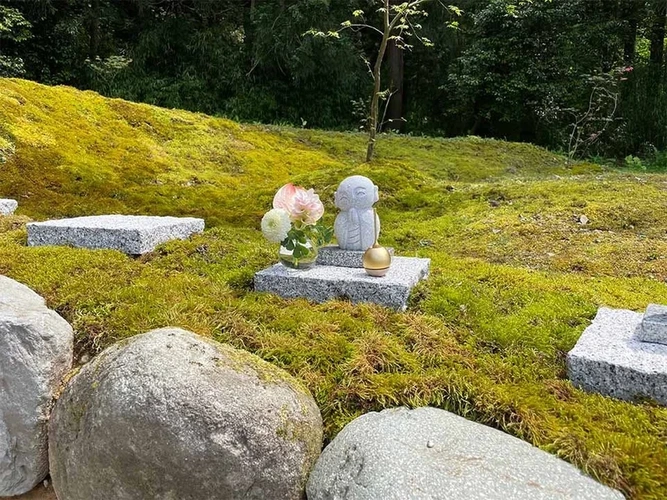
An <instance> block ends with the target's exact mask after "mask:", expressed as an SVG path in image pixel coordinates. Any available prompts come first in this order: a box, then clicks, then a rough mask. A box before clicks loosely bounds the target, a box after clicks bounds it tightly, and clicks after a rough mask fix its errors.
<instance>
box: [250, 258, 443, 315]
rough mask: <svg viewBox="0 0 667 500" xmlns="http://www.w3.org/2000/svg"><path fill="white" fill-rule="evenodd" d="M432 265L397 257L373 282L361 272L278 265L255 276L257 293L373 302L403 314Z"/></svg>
mask: <svg viewBox="0 0 667 500" xmlns="http://www.w3.org/2000/svg"><path fill="white" fill-rule="evenodd" d="M430 265H431V260H430V259H418V258H411V257H395V258H394V259H393V262H392V265H391V268H390V269H389V272H388V273H387V275H386V276H384V277H383V278H373V277H371V276H368V275H367V274H366V272H365V271H364V270H363V269H358V268H349V267H339V266H319V265H317V266H315V267H313V268H311V269H305V270H296V269H290V268H288V267H285V266H283V265H282V264H276V265H275V266H272V267H269V268H268V269H264V270H263V271H260V272H258V273H257V274H255V290H256V291H258V292H272V293H275V294H276V295H280V296H281V297H285V298H299V297H301V298H306V299H309V300H312V301H314V302H326V301H327V300H333V299H346V300H350V301H351V302H353V303H360V302H372V303H375V304H380V305H382V306H385V307H389V308H392V309H397V310H399V311H404V310H405V309H406V308H407V306H408V299H409V297H410V292H411V291H412V289H413V288H414V286H415V285H416V284H417V283H419V281H420V280H422V279H425V278H426V277H427V276H428V273H429V268H430Z"/></svg>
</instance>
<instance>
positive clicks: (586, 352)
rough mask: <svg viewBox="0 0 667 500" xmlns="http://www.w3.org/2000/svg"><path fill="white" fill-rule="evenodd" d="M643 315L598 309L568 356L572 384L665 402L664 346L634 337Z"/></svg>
mask: <svg viewBox="0 0 667 500" xmlns="http://www.w3.org/2000/svg"><path fill="white" fill-rule="evenodd" d="M642 316H643V315H642V314H641V313H636V312H633V311H625V310H620V309H608V308H605V307H602V308H600V310H599V311H598V314H597V316H596V317H595V319H594V320H593V323H592V324H591V325H590V326H589V327H588V328H586V330H585V331H584V333H583V334H582V336H581V338H580V339H579V342H577V345H576V346H575V347H574V349H572V350H571V351H570V352H569V354H568V355H567V372H568V377H569V378H570V380H571V381H572V383H573V384H574V385H576V386H577V387H580V388H581V389H584V390H586V391H589V392H597V393H599V394H603V395H605V396H611V397H614V398H618V399H625V400H628V401H632V400H635V399H637V398H650V399H652V400H654V401H656V402H658V403H659V404H661V405H667V345H662V344H655V343H649V342H642V341H640V340H639V339H638V338H637V336H636V335H637V332H638V331H639V330H640V328H641V322H642Z"/></svg>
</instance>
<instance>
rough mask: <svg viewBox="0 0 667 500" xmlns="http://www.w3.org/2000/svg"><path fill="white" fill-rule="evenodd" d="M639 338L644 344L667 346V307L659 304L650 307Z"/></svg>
mask: <svg viewBox="0 0 667 500" xmlns="http://www.w3.org/2000/svg"><path fill="white" fill-rule="evenodd" d="M637 338H638V339H639V340H641V341H643V342H655V343H657V344H666V345H667V306H659V305H657V304H651V305H649V306H648V308H647V309H646V313H645V314H644V318H643V319H642V327H641V329H640V330H639V332H638V333H637Z"/></svg>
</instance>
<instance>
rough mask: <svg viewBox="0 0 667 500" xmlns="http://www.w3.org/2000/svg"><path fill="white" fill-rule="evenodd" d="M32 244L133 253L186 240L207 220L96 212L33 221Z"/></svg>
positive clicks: (29, 236)
mask: <svg viewBox="0 0 667 500" xmlns="http://www.w3.org/2000/svg"><path fill="white" fill-rule="evenodd" d="M27 228H28V245H30V246H45V245H66V246H74V247H77V248H93V249H110V250H119V251H121V252H124V253H127V254H130V255H141V254H144V253H147V252H152V251H153V250H155V247H156V246H158V245H160V244H162V243H165V242H167V241H171V240H176V239H179V240H183V239H186V238H188V237H189V236H191V235H193V234H195V233H201V232H202V231H203V230H204V220H203V219H195V218H192V217H155V216H148V215H95V216H90V217H75V218H73V219H59V220H49V221H45V222H31V223H29V224H28V225H27Z"/></svg>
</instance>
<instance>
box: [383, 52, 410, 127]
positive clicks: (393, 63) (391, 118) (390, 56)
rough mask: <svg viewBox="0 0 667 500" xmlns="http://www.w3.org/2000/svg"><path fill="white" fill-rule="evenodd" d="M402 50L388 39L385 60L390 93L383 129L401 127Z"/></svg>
mask: <svg viewBox="0 0 667 500" xmlns="http://www.w3.org/2000/svg"><path fill="white" fill-rule="evenodd" d="M403 55H404V51H403V49H401V48H400V47H399V46H398V45H397V44H396V40H389V45H388V46H387V62H388V63H389V80H390V81H389V90H390V91H391V95H390V97H389V102H388V103H387V122H386V124H385V129H387V130H394V131H397V132H400V131H401V130H402V129H403V123H404V122H403V70H404V64H405V62H404V58H403Z"/></svg>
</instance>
